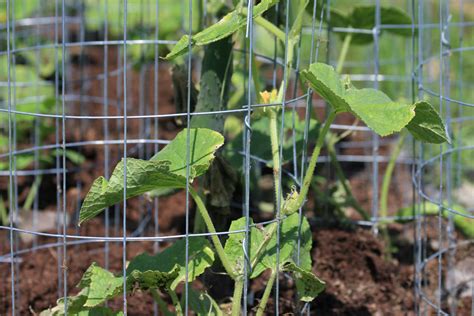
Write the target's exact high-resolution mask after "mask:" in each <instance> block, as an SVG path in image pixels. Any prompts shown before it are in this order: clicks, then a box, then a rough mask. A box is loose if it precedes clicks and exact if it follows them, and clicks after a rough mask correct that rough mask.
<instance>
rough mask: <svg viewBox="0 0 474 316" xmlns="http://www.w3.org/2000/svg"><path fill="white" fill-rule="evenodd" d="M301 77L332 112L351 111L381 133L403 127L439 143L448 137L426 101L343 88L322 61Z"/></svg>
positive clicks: (418, 136) (366, 90)
mask: <svg viewBox="0 0 474 316" xmlns="http://www.w3.org/2000/svg"><path fill="white" fill-rule="evenodd" d="M301 76H302V77H303V79H305V80H306V81H308V83H309V84H310V86H311V87H312V88H313V89H314V90H315V91H316V92H318V94H319V95H320V96H321V97H322V98H323V99H324V100H325V101H326V102H328V103H329V104H330V105H331V106H332V107H333V108H334V110H335V111H336V112H351V113H353V114H354V115H356V116H357V117H359V118H360V119H361V120H362V121H363V122H364V123H365V124H367V126H368V127H369V128H371V129H372V130H374V131H375V132H376V133H377V134H379V135H381V136H387V135H390V134H392V133H395V132H399V131H400V130H401V129H403V128H404V127H407V129H408V130H409V131H410V132H411V133H412V134H413V135H414V137H415V138H417V139H418V140H421V141H424V142H430V143H442V142H445V141H447V140H448V139H449V137H448V136H447V135H446V133H445V127H444V123H443V121H442V119H441V117H440V116H439V114H438V113H437V112H436V110H434V108H433V107H432V106H431V104H429V103H428V102H426V101H423V102H418V103H415V104H406V103H403V102H395V101H392V100H391V99H390V98H389V97H388V96H387V95H386V94H384V93H383V92H381V91H379V90H375V89H357V88H354V87H352V86H350V87H345V85H344V83H343V82H342V80H341V78H340V76H339V75H338V74H337V73H336V71H335V70H334V68H333V67H331V66H329V65H326V64H323V63H315V64H312V65H311V66H310V67H309V69H308V70H303V71H302V73H301Z"/></svg>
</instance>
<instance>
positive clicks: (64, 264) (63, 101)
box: [61, 0, 68, 314]
mask: <svg viewBox="0 0 474 316" xmlns="http://www.w3.org/2000/svg"><path fill="white" fill-rule="evenodd" d="M61 10H62V14H61V17H62V18H61V36H62V43H61V46H62V61H61V69H62V83H61V86H62V87H61V88H62V91H61V116H62V118H61V125H62V126H61V133H62V135H61V149H62V191H61V192H62V209H61V210H62V212H63V225H62V226H63V229H62V234H63V237H62V250H63V256H62V259H63V262H62V266H61V268H62V270H63V294H64V311H65V313H66V314H67V310H68V298H67V240H66V234H67V227H66V226H67V211H66V66H65V63H66V1H65V0H62V8H61Z"/></svg>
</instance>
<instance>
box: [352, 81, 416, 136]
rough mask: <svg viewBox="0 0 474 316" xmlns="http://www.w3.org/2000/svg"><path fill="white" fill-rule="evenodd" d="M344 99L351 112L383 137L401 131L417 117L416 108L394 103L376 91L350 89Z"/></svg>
mask: <svg viewBox="0 0 474 316" xmlns="http://www.w3.org/2000/svg"><path fill="white" fill-rule="evenodd" d="M344 99H345V100H346V101H347V103H348V104H349V105H350V108H351V112H352V113H353V114H355V115H356V116H358V117H359V118H360V119H361V120H362V121H364V123H365V124H367V126H368V127H370V128H371V129H372V130H374V131H375V132H376V133H377V134H379V135H381V136H386V135H390V134H392V133H395V132H399V131H401V130H402V129H403V128H404V127H405V126H406V125H407V124H408V123H409V122H410V121H411V119H412V118H413V117H414V116H415V111H414V109H415V106H414V105H411V104H405V103H400V102H393V101H392V100H390V98H389V97H388V96H387V95H386V94H385V93H383V92H381V91H379V90H375V89H360V90H359V89H354V88H351V89H348V90H347V91H346V94H345V96H344Z"/></svg>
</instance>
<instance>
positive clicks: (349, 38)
mask: <svg viewBox="0 0 474 316" xmlns="http://www.w3.org/2000/svg"><path fill="white" fill-rule="evenodd" d="M351 41H352V33H348V34H347V35H346V37H344V42H343V43H342V48H341V53H340V54H339V59H338V60H337V67H336V72H337V73H341V71H342V67H344V62H345V61H346V57H347V52H348V51H349V46H351Z"/></svg>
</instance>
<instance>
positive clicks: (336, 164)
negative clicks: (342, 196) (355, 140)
mask: <svg viewBox="0 0 474 316" xmlns="http://www.w3.org/2000/svg"><path fill="white" fill-rule="evenodd" d="M327 148H328V152H329V157H330V158H331V163H332V165H333V167H334V170H335V171H336V175H337V177H338V178H339V180H340V181H341V184H342V187H343V188H344V192H345V193H346V195H347V198H348V200H349V201H350V203H351V205H352V206H353V207H354V208H355V210H356V211H357V213H359V215H360V216H362V218H363V219H364V220H369V219H370V216H369V214H367V212H366V211H365V210H364V209H363V208H362V206H360V204H359V202H358V201H357V199H356V198H355V197H354V195H353V194H352V191H351V189H350V188H349V186H348V185H347V178H346V176H345V175H344V171H343V170H342V167H341V164H340V163H339V161H338V160H337V155H336V149H335V147H334V142H333V141H329V142H328V143H327Z"/></svg>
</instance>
